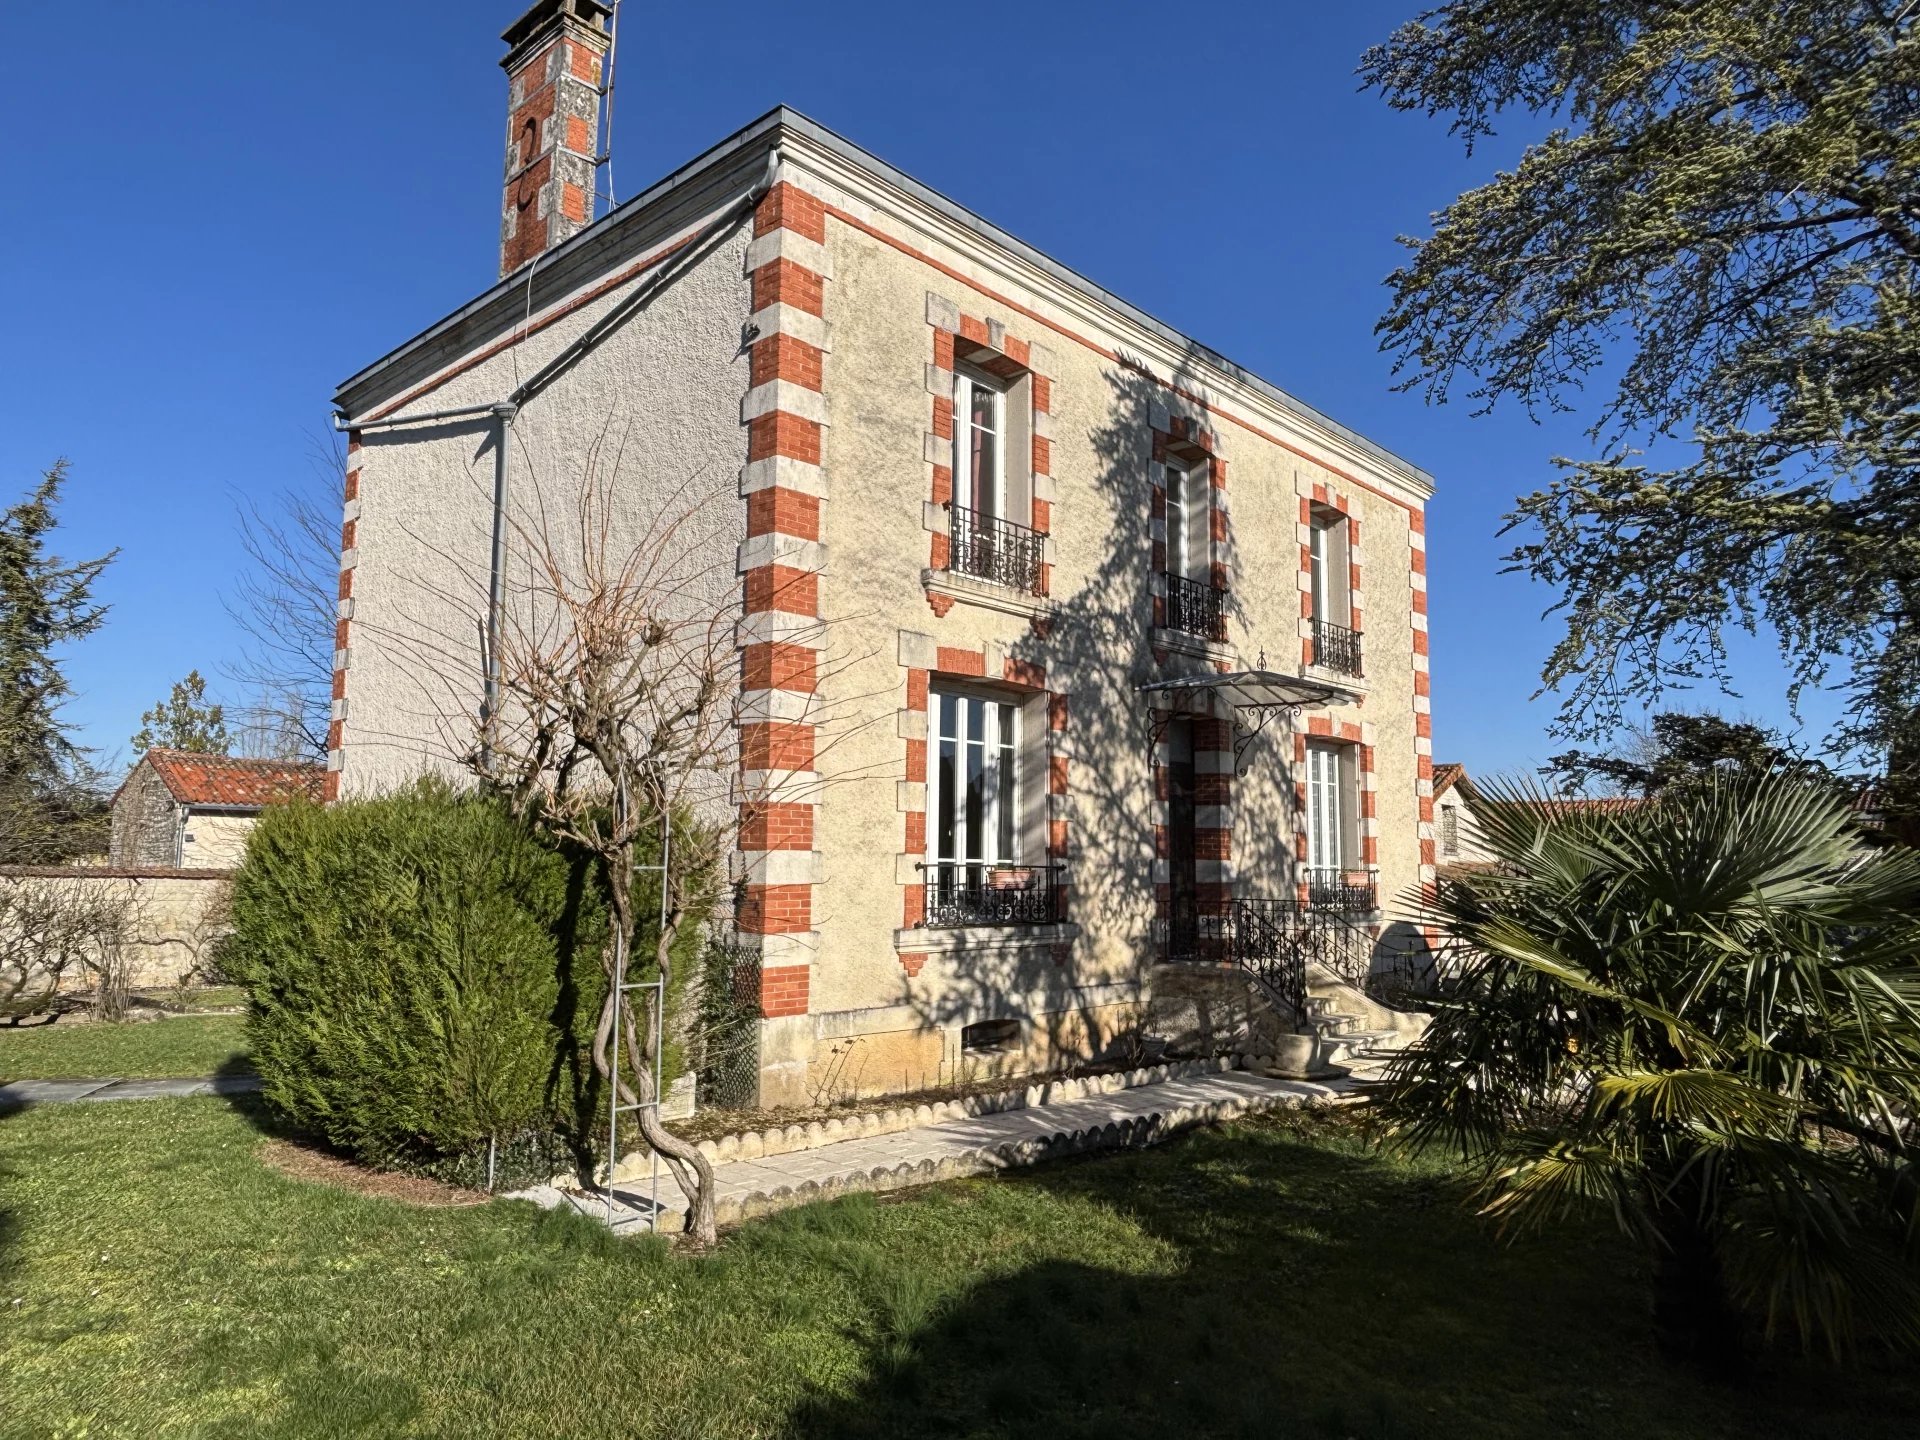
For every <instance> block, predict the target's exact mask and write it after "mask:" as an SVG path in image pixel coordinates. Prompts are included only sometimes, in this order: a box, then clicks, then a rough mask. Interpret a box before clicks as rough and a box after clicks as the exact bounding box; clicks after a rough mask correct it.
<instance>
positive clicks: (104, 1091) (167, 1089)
mask: <svg viewBox="0 0 1920 1440" xmlns="http://www.w3.org/2000/svg"><path fill="white" fill-rule="evenodd" d="M259 1088H260V1077H259V1076H258V1075H209V1076H206V1077H205V1078H203V1079H195V1078H193V1077H190V1076H189V1077H186V1078H183V1079H178V1080H14V1081H10V1082H9V1083H7V1084H5V1085H0V1115H4V1114H8V1113H11V1112H12V1111H15V1110H24V1109H26V1108H27V1107H28V1106H29V1105H71V1104H76V1103H78V1102H80V1101H89V1102H91V1101H95V1100H157V1099H161V1098H163V1097H166V1096H170V1095H251V1094H253V1093H254V1092H255V1091H256V1090H258V1089H259Z"/></svg>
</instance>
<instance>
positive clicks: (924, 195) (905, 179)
mask: <svg viewBox="0 0 1920 1440" xmlns="http://www.w3.org/2000/svg"><path fill="white" fill-rule="evenodd" d="M783 133H791V134H794V135H799V136H802V137H804V138H805V139H807V140H808V141H810V142H812V143H813V144H815V145H818V146H819V147H820V148H822V149H823V150H826V151H828V152H830V153H832V154H834V155H836V156H838V157H839V158H841V159H843V160H846V161H848V162H850V163H851V164H854V165H857V166H859V167H860V168H862V169H864V170H866V171H868V172H869V173H871V174H873V175H875V176H877V177H878V178H880V179H882V180H885V181H886V182H887V183H888V184H890V185H893V186H894V187H896V188H897V189H899V190H901V191H903V192H905V193H906V194H908V195H910V196H911V197H913V198H914V199H915V200H918V201H919V202H920V203H921V204H923V205H926V206H927V207H928V208H930V209H932V210H934V211H936V212H938V213H939V214H940V215H941V216H943V217H944V218H946V219H948V220H950V221H952V222H953V223H954V224H956V225H959V226H962V227H963V228H965V229H968V230H971V231H972V232H973V233H974V234H976V235H979V236H980V237H982V238H983V239H985V240H988V241H990V242H992V243H993V244H995V245H998V246H1000V247H1001V248H1002V249H1004V250H1007V251H1009V252H1010V253H1012V254H1014V255H1016V256H1018V257H1019V258H1020V259H1022V260H1024V261H1026V262H1027V263H1029V264H1031V265H1033V266H1035V267H1036V268H1038V269H1040V270H1042V271H1044V272H1045V273H1046V274H1047V275H1049V276H1050V277H1052V278H1053V279H1055V280H1057V281H1059V282H1060V283H1061V284H1062V285H1064V286H1066V287H1068V288H1069V289H1072V290H1075V291H1077V292H1079V293H1080V294H1081V295H1084V296H1086V297H1087V298H1089V299H1091V300H1094V301H1096V302H1098V303H1099V304H1101V305H1104V306H1106V307H1107V308H1109V309H1111V310H1113V311H1115V312H1117V313H1118V314H1120V315H1122V316H1124V317H1125V318H1126V319H1128V320H1130V321H1132V322H1133V323H1134V324H1136V325H1139V326H1142V327H1144V328H1145V329H1147V330H1150V331H1152V332H1153V333H1154V334H1156V335H1158V336H1159V337H1160V338H1161V339H1163V340H1165V341H1166V342H1167V343H1169V344H1171V345H1174V346H1177V347H1179V348H1180V349H1182V350H1184V351H1186V352H1187V353H1188V354H1189V355H1191V356H1192V357H1193V358H1195V359H1196V360H1198V361H1200V362H1201V363H1202V364H1204V365H1206V366H1208V367H1209V368H1212V369H1214V370H1217V371H1219V372H1220V373H1221V374H1223V375H1225V376H1227V377H1229V378H1231V379H1233V380H1235V381H1237V382H1239V383H1241V384H1244V385H1246V386H1248V387H1249V388H1251V389H1253V390H1255V391H1258V392H1259V393H1260V394H1261V395H1263V396H1265V397H1266V398H1267V399H1268V400H1271V401H1272V402H1273V403H1274V404H1276V405H1278V406H1280V407H1282V408H1283V409H1286V410H1290V411H1292V412H1293V413H1294V414H1296V415H1298V416H1300V417H1301V418H1302V419H1304V420H1307V421H1308V422H1310V423H1311V424H1312V425H1314V426H1315V427H1317V428H1319V429H1322V430H1324V431H1327V432H1328V433H1330V434H1333V435H1335V436H1338V437H1339V438H1340V439H1342V440H1345V441H1346V442H1347V443H1348V444H1351V445H1352V446H1353V447H1354V448H1355V449H1357V450H1359V451H1361V452H1362V453H1364V454H1365V455H1367V456H1368V457H1369V458H1370V459H1372V460H1375V461H1377V462H1378V463H1379V464H1380V465H1382V466H1383V467H1384V468H1386V469H1388V470H1390V471H1392V472H1394V473H1395V474H1398V475H1400V476H1402V477H1404V478H1406V479H1408V480H1410V481H1412V482H1413V483H1414V484H1415V485H1417V486H1419V487H1420V488H1422V489H1426V490H1431V489H1432V488H1433V477H1432V475H1430V474H1429V473H1428V472H1427V471H1425V470H1423V469H1421V468H1420V467H1419V466H1417V465H1415V464H1414V463H1413V462H1412V461H1410V460H1407V459H1405V458H1403V457H1401V456H1399V455H1396V454H1394V453H1393V452H1392V451H1391V450H1388V449H1386V448H1385V447H1384V446H1381V445H1376V444H1375V443H1374V442H1373V441H1371V440H1368V439H1367V438H1366V437H1365V436H1363V435H1360V434H1358V433H1357V432H1355V431H1353V430H1350V429H1348V428H1347V427H1346V426H1344V425H1342V424H1340V423H1339V422H1338V421H1336V420H1333V419H1331V418H1330V417H1328V416H1327V415H1325V414H1324V413H1322V412H1321V411H1319V410H1316V409H1314V408H1313V407H1312V406H1311V405H1308V404H1306V403H1305V402H1304V401H1301V400H1298V399H1295V398H1294V397H1293V396H1292V395H1289V394H1288V393H1287V392H1286V391H1284V390H1282V389H1281V388H1280V387H1279V386H1277V385H1275V384H1273V383H1272V382H1271V381H1269V380H1263V379H1262V378H1260V376H1258V375H1256V374H1254V373H1253V372H1252V371H1250V370H1247V369H1245V368H1244V367H1242V366H1240V365H1236V364H1235V363H1234V362H1233V361H1231V360H1229V359H1227V358H1226V357H1225V356H1224V355H1221V354H1220V353H1219V352H1218V351H1216V350H1213V349H1211V348H1209V347H1207V346H1205V345H1202V344H1201V343H1200V342H1199V341H1197V340H1195V339H1193V338H1192V337H1191V336H1188V335H1184V334H1182V333H1181V332H1180V331H1178V330H1175V329H1174V328H1173V327H1172V326H1171V325H1167V324H1164V323H1163V322H1161V321H1159V320H1156V319H1155V318H1154V317H1153V316H1151V315H1149V314H1147V312H1146V311H1144V310H1141V309H1139V308H1138V307H1137V306H1134V305H1131V304H1129V303H1128V302H1127V301H1125V300H1122V299H1121V298H1120V297H1119V296H1117V295H1115V294H1113V293H1112V292H1111V291H1109V290H1106V289H1104V288H1103V287H1101V286H1099V285H1096V284H1095V283H1094V282H1093V281H1091V280H1089V279H1087V278H1086V277H1085V276H1084V275H1082V274H1080V273H1079V272H1078V271H1077V270H1073V269H1070V268H1069V267H1067V266H1065V265H1063V264H1061V263H1060V262H1059V261H1058V260H1055V259H1054V258H1053V257H1052V256H1050V255H1047V254H1045V253H1043V252H1041V251H1039V250H1036V249H1034V248H1033V246H1031V245H1029V244H1027V243H1026V242H1025V241H1023V240H1020V239H1018V238H1016V237H1015V236H1013V235H1010V234H1008V233H1007V232H1006V231H1005V230H1002V229H1001V228H1000V227H999V226H997V225H995V224H993V223H991V222H990V221H988V220H985V219H982V218H981V217H980V216H979V215H976V214H975V213H974V212H973V211H971V210H969V209H967V208H966V207H965V206H963V205H959V204H957V203H955V202H954V201H952V200H950V199H948V198H947V197H946V196H945V195H942V194H941V193H940V192H939V191H937V190H933V189H930V188H929V187H927V186H925V185H923V184H921V183H920V182H919V181H918V180H915V179H914V178H913V177H912V176H911V175H908V174H906V173H905V172H904V171H901V170H896V169H895V168H894V167H893V166H891V165H889V164H887V163H886V162H885V161H884V160H881V159H880V158H879V157H878V156H876V155H874V154H872V153H871V152H870V151H867V150H863V149H862V148H861V147H860V146H858V145H856V144H854V143H853V142H852V141H851V140H848V139H847V138H845V137H844V136H842V135H839V134H837V133H836V132H834V131H832V130H829V129H828V128H827V127H826V126H824V125H821V124H820V123H818V122H817V121H814V120H811V119H809V118H808V117H807V116H805V115H803V114H801V113H800V112H799V111H797V110H794V109H791V108H789V107H788V106H785V105H777V106H775V107H774V108H773V109H771V110H769V111H768V112H767V113H766V114H764V115H762V116H761V117H760V118H759V119H757V120H755V121H753V122H752V123H751V124H749V125H747V126H745V127H743V128H742V129H740V130H737V131H735V132H734V133H733V134H732V135H729V136H728V137H727V138H726V139H724V140H722V141H721V142H720V143H719V144H717V145H715V146H713V147H712V148H710V149H708V150H707V151H705V152H704V153H702V154H700V155H698V156H696V157H695V158H694V159H692V160H690V161H689V162H688V163H687V164H685V165H682V166H681V167H680V168H679V169H678V170H675V171H674V172H673V173H672V174H670V175H668V176H667V177H666V178H665V179H662V180H659V181H657V182H656V183H654V184H653V185H651V186H649V187H648V188H647V189H645V190H643V191H641V192H640V193H639V194H638V195H635V196H633V197H632V198H631V199H629V200H625V201H623V202H621V203H620V204H619V205H617V206H615V207H614V208H613V209H612V210H610V211H609V212H608V213H607V214H605V215H603V216H601V217H600V219H599V220H597V221H595V222H594V223H593V224H592V225H589V226H588V227H587V228H586V229H584V230H582V231H581V232H580V233H579V234H578V235H575V236H574V237H573V238H572V239H570V240H568V241H566V242H565V243H564V244H562V245H558V246H555V247H554V248H553V249H552V250H549V251H547V252H546V253H545V254H544V255H542V256H540V257H539V258H538V260H537V262H536V261H530V262H528V263H529V264H534V263H537V264H539V265H540V266H541V267H542V269H543V270H551V271H558V270H561V269H564V268H567V267H566V264H565V262H566V261H567V260H569V259H578V258H579V255H580V252H583V251H585V250H588V249H590V248H593V247H595V246H597V245H598V244H600V243H601V242H603V241H604V240H605V239H606V238H607V237H608V236H610V235H611V234H612V233H613V231H615V230H616V229H618V228H620V227H621V226H623V225H624V224H625V223H626V222H627V221H629V220H631V219H633V218H635V217H637V216H639V215H641V214H642V213H644V212H645V211H647V210H648V209H649V208H650V207H651V206H653V205H654V204H655V203H656V202H658V201H661V200H664V199H665V198H666V197H668V196H669V195H671V194H672V193H674V192H675V191H677V190H680V189H681V188H683V187H685V186H687V185H689V184H692V183H695V182H696V181H698V180H700V179H701V178H703V177H705V176H707V175H708V174H709V173H710V172H712V171H714V170H716V169H719V168H722V167H725V166H726V165H727V164H728V162H730V161H734V162H737V161H738V159H739V158H740V157H741V156H742V155H743V153H749V152H753V151H756V150H761V149H767V148H771V146H772V145H773V144H774V143H775V141H777V139H778V138H779V137H780V135H781V134H783ZM525 272H526V267H524V266H523V267H521V269H519V270H516V271H514V272H513V273H512V274H510V275H508V276H506V277H505V278H504V279H502V280H501V281H500V282H499V283H498V284H497V285H495V286H493V287H492V288H491V289H489V290H486V291H484V292H483V293H482V294H480V295H478V296H476V297H475V298H474V299H473V300H471V301H469V302H468V303H467V304H465V305H463V306H461V307H460V309H458V310H456V311H454V312H453V313H452V314H450V315H448V316H447V317H446V318H445V319H443V320H441V321H439V322H438V323H437V324H435V325H432V326H430V327H428V328H427V329H426V330H423V331H422V332H421V333H420V334H418V335H416V336H415V337H414V338H413V339H411V340H409V341H407V342H406V343H405V344H403V345H400V346H398V347H396V348H395V349H393V350H391V351H389V352H388V353H387V354H385V355H383V356H381V357H380V359H378V360H376V361H374V362H373V364H371V365H369V366H367V367H366V368H365V369H363V370H361V371H359V372H357V373H356V374H354V375H352V376H350V377H348V378H347V379H346V380H343V381H342V382H341V383H340V385H339V386H338V388H337V389H336V391H335V401H336V403H338V402H339V401H340V399H341V397H342V396H344V395H345V394H346V393H347V392H349V391H351V390H353V389H355V388H357V387H359V386H361V385H363V384H365V383H366V382H368V381H369V380H372V379H373V378H374V377H375V376H376V375H378V374H379V372H380V371H382V370H384V369H386V368H388V367H389V366H391V365H394V364H396V363H398V362H400V361H401V360H403V359H405V358H407V357H408V356H410V355H412V354H414V353H415V352H417V351H419V350H420V349H421V348H422V347H425V346H430V345H432V344H433V343H434V342H435V341H436V340H438V339H439V338H440V337H442V336H444V335H446V334H448V333H449V332H452V331H455V330H457V329H459V328H460V327H461V326H462V325H463V324H464V323H465V322H466V321H468V320H469V319H472V318H474V317H475V316H477V315H479V314H480V313H481V312H482V311H484V310H486V309H488V308H489V307H491V306H493V305H495V304H497V303H499V302H500V301H502V300H503V299H505V298H506V297H507V296H508V295H509V294H511V293H513V292H514V291H515V289H516V287H519V288H521V289H524V287H525V285H526V280H525Z"/></svg>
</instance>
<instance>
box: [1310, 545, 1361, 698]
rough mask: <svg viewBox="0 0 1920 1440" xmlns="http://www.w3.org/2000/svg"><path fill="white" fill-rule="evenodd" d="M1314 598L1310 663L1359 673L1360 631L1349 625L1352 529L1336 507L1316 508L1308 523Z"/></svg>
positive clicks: (1353, 673)
mask: <svg viewBox="0 0 1920 1440" xmlns="http://www.w3.org/2000/svg"><path fill="white" fill-rule="evenodd" d="M1308 533H1309V537H1310V539H1309V544H1308V556H1309V572H1310V578H1309V587H1310V589H1311V591H1312V601H1313V663H1314V664H1315V665H1318V666H1320V667H1321V668H1322V669H1326V670H1333V671H1337V672H1338V673H1340V674H1342V675H1358V674H1359V673H1360V633H1359V632H1358V631H1357V630H1355V629H1353V628H1352V623H1351V622H1352V620H1353V588H1352V584H1351V578H1350V577H1351V573H1352V572H1351V568H1350V567H1351V561H1352V555H1351V551H1350V548H1349V546H1350V539H1351V532H1350V531H1349V529H1348V526H1347V517H1346V516H1344V515H1342V514H1340V513H1339V512H1338V511H1337V510H1316V511H1315V512H1314V515H1313V523H1312V524H1311V525H1310V526H1309V527H1308Z"/></svg>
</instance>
